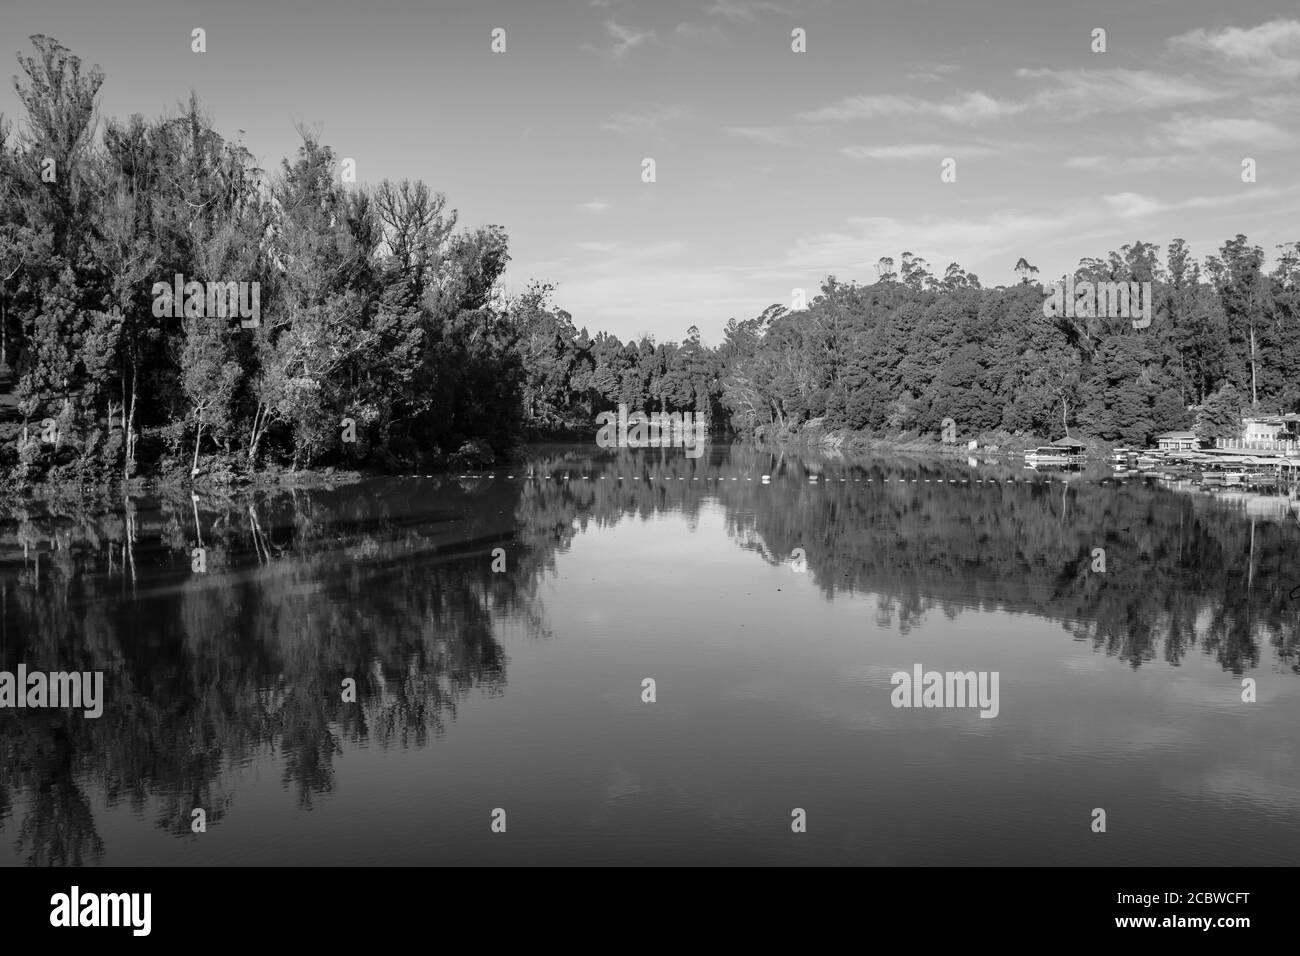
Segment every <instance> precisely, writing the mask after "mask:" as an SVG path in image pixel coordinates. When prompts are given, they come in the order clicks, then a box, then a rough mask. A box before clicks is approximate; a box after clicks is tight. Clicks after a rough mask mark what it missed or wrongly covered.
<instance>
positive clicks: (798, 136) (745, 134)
mask: <svg viewBox="0 0 1300 956" xmlns="http://www.w3.org/2000/svg"><path fill="white" fill-rule="evenodd" d="M723 132H726V133H730V134H731V135H732V136H739V137H741V138H742V139H748V140H752V141H753V142H755V143H767V144H769V145H772V146H794V145H797V144H798V143H800V142H802V140H803V139H804V137H805V136H806V135H807V132H808V130H807V127H803V126H724V127H723Z"/></svg>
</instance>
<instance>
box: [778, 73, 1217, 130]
mask: <svg viewBox="0 0 1300 956" xmlns="http://www.w3.org/2000/svg"><path fill="white" fill-rule="evenodd" d="M1015 75H1016V76H1017V77H1019V78H1021V79H1028V80H1035V81H1038V83H1039V84H1040V85H1043V86H1044V88H1043V89H1039V90H1037V91H1035V92H1033V93H1031V94H1030V95H1029V96H1027V97H1024V98H1022V99H1018V100H1017V99H999V98H997V97H993V96H990V95H988V94H987V93H983V92H980V91H978V90H972V91H969V92H966V93H962V94H960V95H958V96H954V97H950V98H948V99H946V100H935V99H927V98H925V97H918V96H911V95H899V94H893V93H875V94H868V95H864V96H850V97H847V98H845V99H843V100H840V101H839V102H838V103H833V104H831V105H830V106H825V107H822V108H821V109H817V110H811V111H809V112H804V113H801V114H799V118H800V119H803V120H807V121H809V122H814V123H822V122H846V121H850V120H859V119H875V118H878V117H882V116H909V117H925V118H934V119H943V120H948V121H949V122H953V123H960V124H975V123H982V122H985V121H987V120H998V119H1003V118H1005V117H1008V116H1017V115H1019V114H1022V113H1026V112H1029V113H1034V114H1041V113H1055V114H1061V118H1063V119H1073V118H1075V117H1078V116H1083V115H1087V114H1092V113H1101V112H1119V111H1127V110H1139V109H1170V108H1172V107H1176V106H1192V105H1199V104H1202V103H1209V102H1212V101H1214V100H1220V99H1223V98H1225V97H1228V96H1230V95H1231V94H1230V93H1229V92H1228V91H1225V90H1221V89H1215V88H1212V87H1209V86H1206V85H1204V84H1202V83H1197V82H1196V81H1194V80H1192V79H1190V78H1189V77H1185V76H1172V75H1165V74H1161V73H1155V72H1152V71H1150V70H1124V69H1116V70H1047V69H1033V70H1030V69H1020V70H1017V71H1016V74H1015Z"/></svg>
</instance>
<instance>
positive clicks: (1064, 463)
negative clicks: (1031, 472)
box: [1025, 445, 1087, 468]
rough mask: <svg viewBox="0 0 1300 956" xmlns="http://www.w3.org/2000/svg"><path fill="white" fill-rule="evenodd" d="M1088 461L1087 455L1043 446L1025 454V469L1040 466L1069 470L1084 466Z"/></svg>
mask: <svg viewBox="0 0 1300 956" xmlns="http://www.w3.org/2000/svg"><path fill="white" fill-rule="evenodd" d="M1085 461H1087V456H1086V455H1077V454H1075V453H1073V452H1068V451H1065V450H1064V449H1062V448H1061V447H1060V446H1059V445H1043V446H1042V447H1041V448H1035V449H1034V450H1033V451H1027V452H1025V467H1026V468H1036V467H1038V466H1040V465H1049V466H1055V467H1058V468H1069V467H1072V466H1074V465H1082V464H1083V463H1084V462H1085Z"/></svg>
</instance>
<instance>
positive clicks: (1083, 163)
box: [1064, 153, 1203, 176]
mask: <svg viewBox="0 0 1300 956" xmlns="http://www.w3.org/2000/svg"><path fill="white" fill-rule="evenodd" d="M1201 162H1203V160H1201V159H1200V158H1199V157H1197V156H1194V155H1192V154H1190V153H1166V154H1163V155H1146V156H1098V155H1094V156H1071V157H1069V158H1068V159H1067V160H1066V161H1065V163H1064V166H1065V168H1066V169H1083V170H1087V171H1089V172H1096V173H1109V174H1112V175H1116V176H1119V175H1132V174H1134V173H1157V172H1164V171H1168V170H1172V169H1187V168H1189V167H1192V166H1195V165H1197V164H1198V163H1201Z"/></svg>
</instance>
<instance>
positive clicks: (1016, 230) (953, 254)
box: [786, 206, 1096, 275]
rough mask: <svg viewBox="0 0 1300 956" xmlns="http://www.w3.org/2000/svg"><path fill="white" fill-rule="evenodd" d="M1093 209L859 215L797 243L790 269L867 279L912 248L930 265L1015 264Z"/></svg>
mask: <svg viewBox="0 0 1300 956" xmlns="http://www.w3.org/2000/svg"><path fill="white" fill-rule="evenodd" d="M1095 214H1096V210H1095V208H1094V207H1090V206H1089V207H1086V208H1074V209H1064V210H1052V211H1050V212H1044V213H1031V212H1025V211H1017V210H1005V209H1004V210H1002V211H1000V212H995V213H993V214H991V215H985V214H980V215H978V216H970V217H961V216H931V215H926V216H916V217H909V218H907V219H898V218H894V217H889V216H855V217H852V218H850V219H848V220H847V225H848V227H849V231H833V232H822V233H817V234H814V235H810V236H805V237H802V238H800V239H798V240H796V242H795V245H794V246H793V248H791V249H790V250H789V252H788V253H787V256H786V265H788V266H791V267H795V268H798V269H802V270H804V271H812V272H816V273H818V274H821V275H828V274H836V275H854V274H867V272H868V269H869V268H870V266H871V265H872V264H874V263H875V261H876V260H877V259H878V258H880V257H881V256H886V255H892V256H897V255H898V254H899V252H900V251H901V250H904V249H911V250H914V251H915V253H916V254H917V255H919V256H922V257H923V258H925V259H927V260H928V261H930V262H931V263H936V264H937V263H945V264H946V263H948V262H952V261H957V262H960V261H961V258H962V257H965V258H966V259H970V258H971V257H972V256H974V255H978V256H980V257H981V258H988V257H989V256H998V255H1005V256H1007V257H1008V258H1009V260H1010V261H1008V263H1007V267H1008V269H1010V265H1011V261H1014V257H1015V256H1017V255H1021V254H1023V252H1024V250H1026V249H1033V248H1035V247H1036V246H1038V245H1040V244H1041V243H1042V242H1043V240H1044V239H1045V238H1047V237H1050V236H1059V235H1064V234H1068V233H1069V231H1070V230H1071V229H1072V228H1073V227H1074V226H1075V225H1076V224H1077V223H1079V222H1082V221H1086V220H1087V217H1088V216H1089V215H1093V216H1095Z"/></svg>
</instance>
